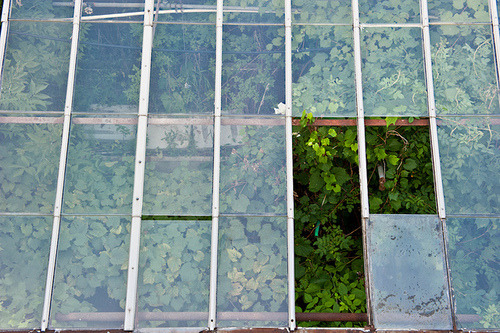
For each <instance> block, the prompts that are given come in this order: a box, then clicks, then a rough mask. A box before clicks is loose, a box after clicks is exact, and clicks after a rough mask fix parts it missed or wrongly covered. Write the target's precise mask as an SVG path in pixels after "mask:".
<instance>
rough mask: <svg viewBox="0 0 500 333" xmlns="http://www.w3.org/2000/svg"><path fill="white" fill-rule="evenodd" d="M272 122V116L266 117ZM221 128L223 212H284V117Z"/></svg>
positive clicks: (221, 210) (221, 192)
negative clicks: (255, 124) (267, 124)
mask: <svg viewBox="0 0 500 333" xmlns="http://www.w3.org/2000/svg"><path fill="white" fill-rule="evenodd" d="M264 121H268V122H269V121H270V119H264ZM272 121H274V122H275V123H276V125H277V126H265V125H263V126H243V125H224V123H223V126H222V129H221V144H222V147H221V171H220V212H221V213H273V214H285V209H286V200H285V193H286V182H285V181H286V178H285V173H286V168H285V160H286V159H285V135H284V131H285V128H284V120H283V119H276V120H272Z"/></svg>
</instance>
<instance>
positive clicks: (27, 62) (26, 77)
mask: <svg viewBox="0 0 500 333" xmlns="http://www.w3.org/2000/svg"><path fill="white" fill-rule="evenodd" d="M14 2H15V1H14ZM71 31H72V25H71V24H69V23H51V22H11V23H10V27H9V36H8V40H7V49H6V52H5V60H4V68H3V72H2V73H3V74H2V87H1V95H0V96H1V97H0V110H9V111H11V110H12V111H23V112H26V111H64V102H65V97H66V83H67V80H68V68H69V67H68V66H69V65H68V64H69V53H70V48H71Z"/></svg>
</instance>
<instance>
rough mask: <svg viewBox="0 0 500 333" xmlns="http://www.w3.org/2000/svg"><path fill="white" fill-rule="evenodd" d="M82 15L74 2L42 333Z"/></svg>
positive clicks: (56, 240)
mask: <svg viewBox="0 0 500 333" xmlns="http://www.w3.org/2000/svg"><path fill="white" fill-rule="evenodd" d="M81 15H82V0H76V1H75V7H74V12H73V32H72V35H71V51H70V58H69V70H68V84H67V86H66V100H65V105H64V121H63V132H62V139H61V140H62V142H61V153H60V155H59V173H58V175H57V188H56V199H55V203H54V219H53V222H52V238H51V242H50V252H49V263H48V268H47V280H46V283H45V298H44V301H43V310H42V322H41V330H42V332H43V331H45V330H46V329H47V328H48V325H49V316H50V305H51V301H52V290H53V287H54V275H55V270H56V257H57V246H58V243H59V229H60V224H61V210H62V202H63V189H64V178H65V176H66V160H67V157H68V146H69V129H70V125H71V110H72V108H73V91H74V86H75V73H76V56H77V53H78V37H79V34H80V18H81Z"/></svg>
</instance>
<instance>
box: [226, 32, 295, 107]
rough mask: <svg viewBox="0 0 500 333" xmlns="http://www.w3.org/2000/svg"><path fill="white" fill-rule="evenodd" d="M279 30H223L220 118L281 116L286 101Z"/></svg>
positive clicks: (282, 43) (283, 59)
mask: <svg viewBox="0 0 500 333" xmlns="http://www.w3.org/2000/svg"><path fill="white" fill-rule="evenodd" d="M279 29H283V28H281V27H275V26H227V27H224V35H223V43H222V45H223V51H222V114H223V115H247V114H252V115H276V114H278V115H279V114H280V112H281V110H280V109H279V105H280V103H284V102H285V86H284V84H285V54H284V47H285V38H284V37H283V34H281V35H280V33H279ZM275 109H278V111H276V110H275Z"/></svg>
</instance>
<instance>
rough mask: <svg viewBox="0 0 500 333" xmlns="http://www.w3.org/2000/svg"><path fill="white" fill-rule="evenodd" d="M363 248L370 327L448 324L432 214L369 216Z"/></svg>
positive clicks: (435, 219)
mask: <svg viewBox="0 0 500 333" xmlns="http://www.w3.org/2000/svg"><path fill="white" fill-rule="evenodd" d="M367 248H368V255H369V262H368V270H369V274H370V294H371V301H372V310H373V320H374V326H375V327H376V328H378V329H451V328H452V323H451V307H450V299H449V294H448V288H447V278H446V265H445V261H444V254H443V233H442V228H441V222H440V221H439V218H438V217H437V216H434V215H370V221H369V222H368V226H367Z"/></svg>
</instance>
